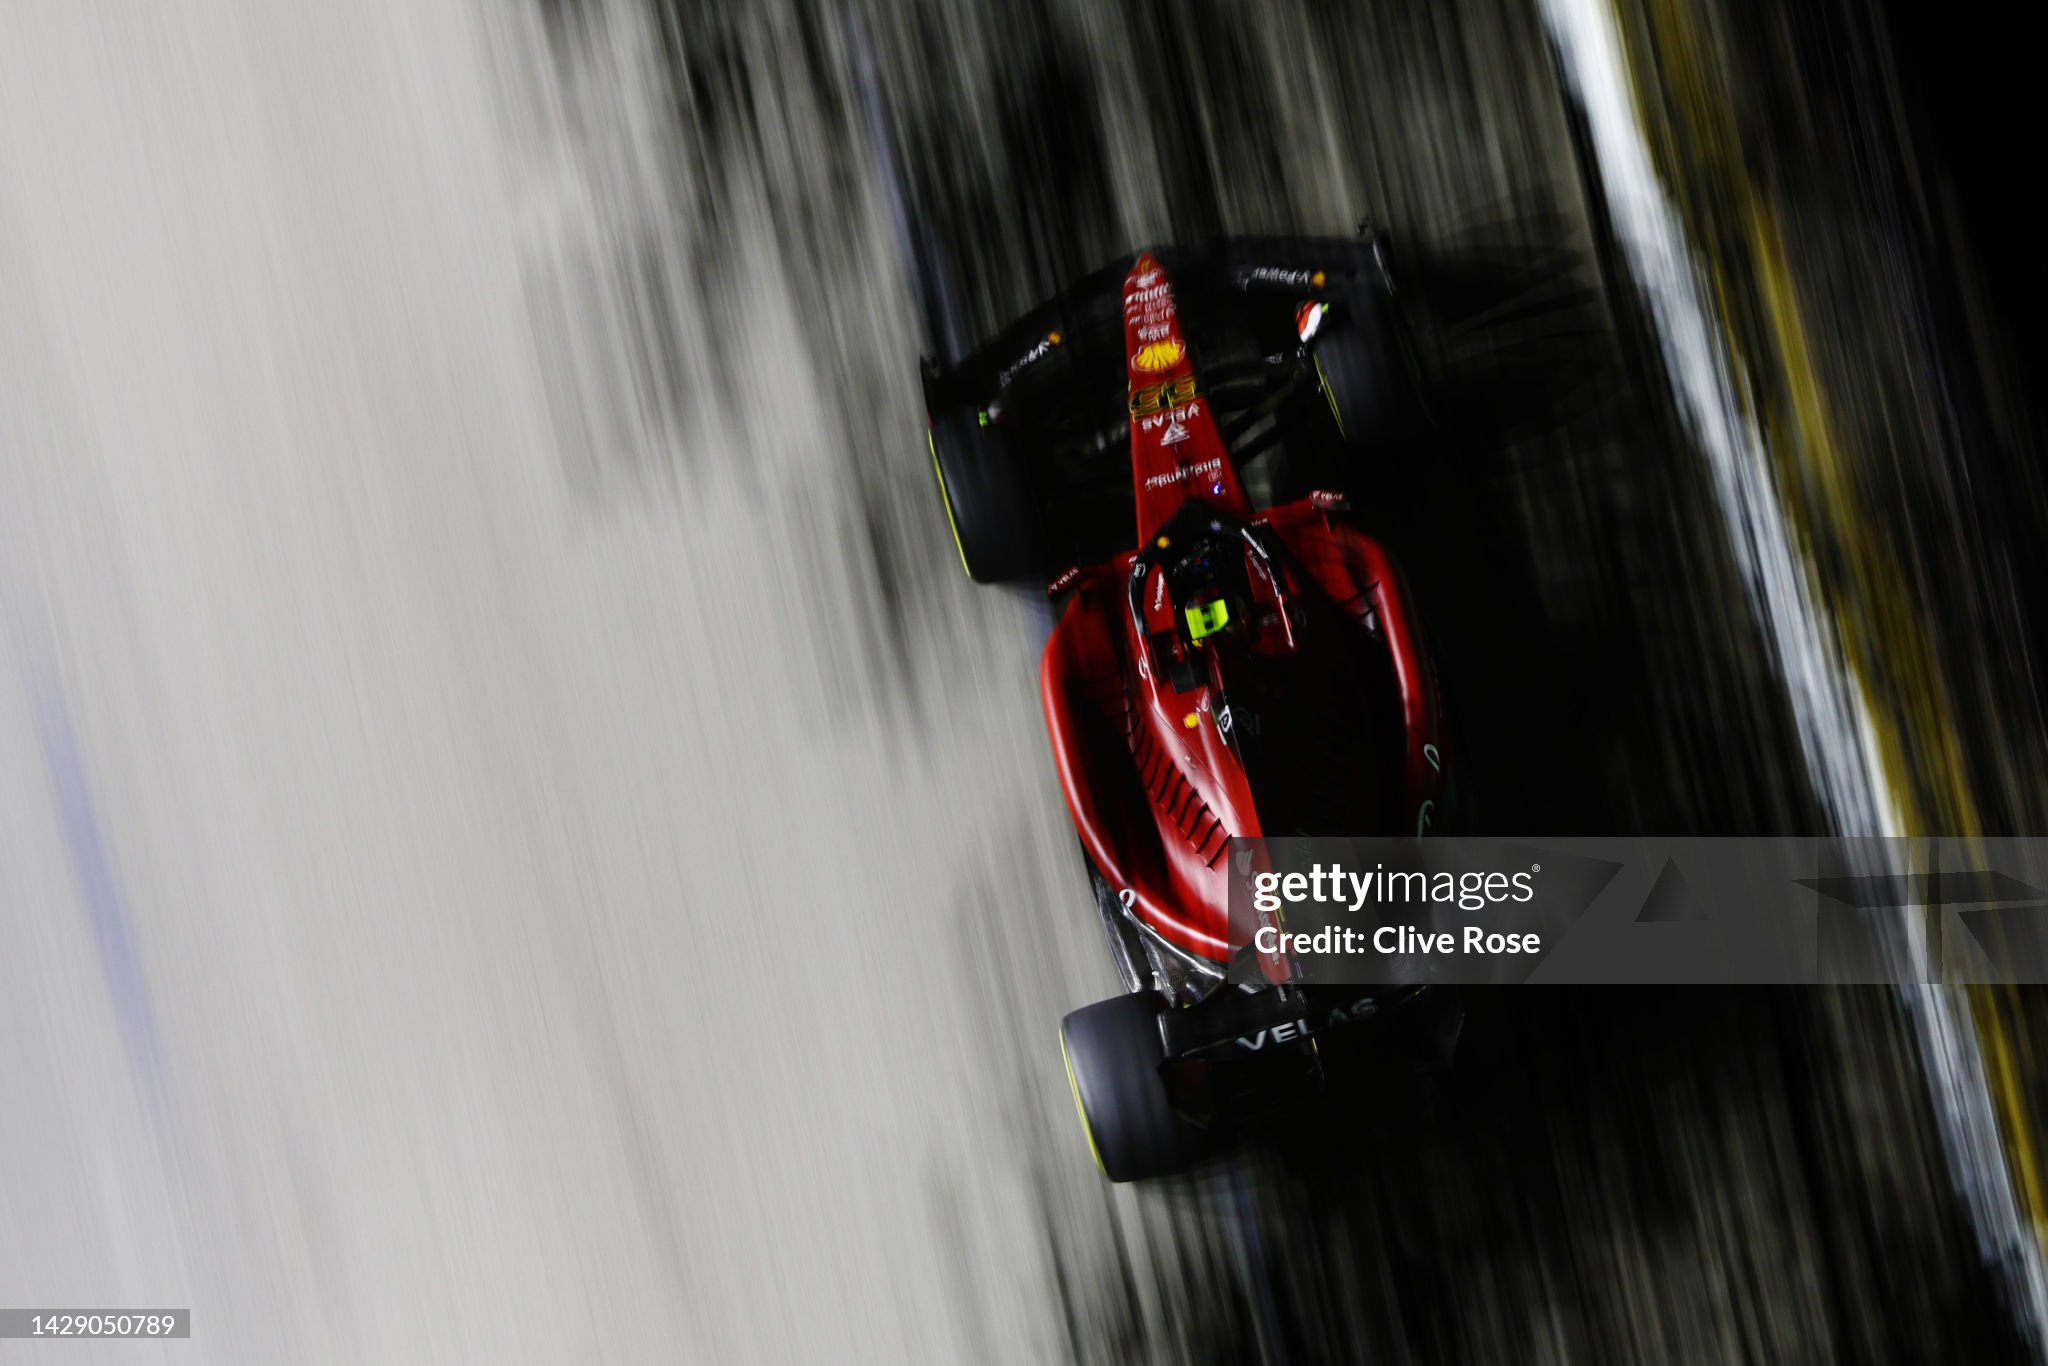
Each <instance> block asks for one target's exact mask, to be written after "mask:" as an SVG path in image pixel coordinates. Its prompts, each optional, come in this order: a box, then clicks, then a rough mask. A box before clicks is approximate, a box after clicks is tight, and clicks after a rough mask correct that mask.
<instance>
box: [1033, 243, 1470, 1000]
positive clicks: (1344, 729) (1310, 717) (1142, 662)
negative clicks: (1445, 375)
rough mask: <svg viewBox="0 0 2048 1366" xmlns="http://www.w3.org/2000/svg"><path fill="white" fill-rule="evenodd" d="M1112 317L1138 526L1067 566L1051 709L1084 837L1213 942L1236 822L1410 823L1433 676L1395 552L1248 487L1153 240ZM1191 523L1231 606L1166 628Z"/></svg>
mask: <svg viewBox="0 0 2048 1366" xmlns="http://www.w3.org/2000/svg"><path fill="white" fill-rule="evenodd" d="M1124 332H1125V341H1126V350H1127V352H1128V354H1129V365H1130V371H1129V373H1130V396H1131V403H1130V408H1131V433H1130V435H1131V465H1132V469H1131V476H1132V481H1133V485H1134V488H1135V491H1136V501H1137V523H1138V525H1137V531H1138V538H1139V541H1138V545H1137V547H1136V548H1135V549H1133V550H1130V551H1127V552H1125V553H1124V554H1122V555H1119V556H1118V557H1116V558H1115V559H1114V560H1111V561H1109V562H1108V563H1106V564H1101V565H1096V566H1093V567H1090V568H1087V569H1083V570H1081V571H1079V572H1078V573H1072V572H1070V574H1069V575H1066V576H1063V577H1062V580H1061V585H1060V587H1061V590H1062V591H1066V592H1070V593H1071V594H1072V598H1071V601H1070V603H1069V605H1068V608H1067V611H1066V613H1065V614H1064V615H1063V616H1062V617H1061V619H1060V621H1059V624H1058V625H1057V626H1056V627H1055V628H1054V629H1053V632H1052V636H1051V639H1050V640H1049V641H1048V642H1047V644H1046V649H1045V658H1044V663H1043V667H1042V672H1041V687H1042V693H1043V699H1044V703H1045V714H1046V722H1047V725H1048V727H1049V728H1050V730H1051V733H1052V746H1053V754H1054V756H1055V759H1056V761H1057V764H1058V767H1059V774H1060V781H1061V784H1062V786H1063V787H1064V788H1065V790H1066V795H1067V803H1068V806H1069V808H1070V809H1071V810H1072V813H1073V817H1074V824H1075V826H1076V827H1077V828H1078V830H1079V832H1080V836H1081V842H1082V844H1083V846H1084V847H1085V848H1086V850H1087V852H1088V856H1089V858H1091V859H1092V860H1093V861H1094V863H1095V865H1096V867H1097V868H1098V869H1100V871H1101V872H1102V874H1103V876H1104V877H1105V878H1106V879H1107V880H1108V882H1109V884H1110V886H1111V887H1112V888H1114V889H1116V890H1117V891H1118V892H1119V893H1120V894H1122V895H1123V900H1124V901H1125V902H1126V904H1128V905H1129V906H1130V908H1131V910H1132V911H1133V913H1134V914H1135V915H1136V916H1137V917H1138V918H1139V919H1140V920H1141V921H1142V922H1143V924H1144V925H1146V926H1147V927H1149V928H1150V929H1151V930H1153V931H1154V932H1156V933H1157V934H1158V935H1159V936H1160V937H1161V938H1163V939H1164V940H1166V941H1167V942H1169V943H1171V944H1173V945H1175V946H1176V947H1178V948H1180V949H1183V950H1185V951H1187V952H1189V953H1191V954H1194V955H1196V956H1198V957H1200V958H1202V959H1205V960H1208V961H1211V962H1215V963H1218V964H1221V963H1223V962H1224V961H1226V960H1227V959H1228V958H1229V957H1230V955H1231V936H1230V925H1229V900H1230V898H1229V882H1228V868H1227V860H1226V857H1225V856H1226V855H1227V854H1228V853H1229V850H1230V843H1229V842H1230V840H1231V838H1232V837H1234V836H1241V837H1249V838H1256V837H1262V836H1281V835H1293V834H1302V833H1309V834H1319V835H1331V834H1350V835H1404V834H1410V833H1414V832H1417V831H1418V829H1419V828H1421V827H1426V825H1427V823H1428V820H1429V817H1430V813H1431V811H1432V810H1433V807H1434V804H1435V802H1436V801H1437V800H1438V798H1439V796H1440V793H1441V790H1442V773H1441V756H1440V754H1439V752H1438V750H1437V738H1436V737H1437V719H1438V718H1437V703H1436V692H1435V687H1434V684H1433V681H1432V679H1431V677H1430V674H1429V669H1428V664H1427V660H1426V657H1425V655H1424V653H1423V651H1422V649H1421V646H1420V642H1419V640H1418V637H1417V633H1416V628H1415V623H1414V621H1413V618H1412V615H1411V612H1410V609H1409V606H1408V603H1407V601H1406V598H1405V596H1404V595H1403V593H1402V590H1401V588H1400V585H1399V582H1398V578H1397V576H1396V573H1395V571H1394V567H1393V565H1392V562H1391V561H1390V560H1389V559H1388V557H1387V555H1386V553H1385V552H1384V551H1383V550H1382V549H1381V547H1380V546H1379V545H1378V544H1377V543H1376V542H1375V541H1373V540H1372V539H1371V538H1370V537H1368V536H1366V535H1364V534H1363V533H1361V532H1359V531H1358V530H1356V529H1355V528H1353V527H1351V526H1350V525H1348V524H1347V523H1346V522H1344V521H1342V520H1340V519H1339V518H1338V517H1336V516H1334V515H1333V514H1334V513H1335V512H1337V511H1338V510H1340V509H1341V507H1342V500H1341V499H1340V498H1337V497H1335V496H1332V495H1323V494H1318V495H1314V496H1312V497H1310V498H1308V499H1304V500H1301V501H1299V502H1294V503H1288V504H1284V505H1281V506H1278V507H1274V508H1270V509H1268V510H1266V511H1265V512H1263V513H1260V512H1255V511H1254V509H1253V508H1252V507H1251V505H1250V503H1249V501H1248V500H1247V499H1246V496H1245V492H1244V488H1243V486H1242V484H1241V482H1240V479H1239V475H1238V471H1237V468H1236V466H1235V463H1234V461H1233V459H1232V457H1231V454H1230V452H1229V450H1228V449H1227V448H1226V446H1225V444H1224V441H1223V438H1222V435H1221V433H1220V432H1219V431H1218V429H1217V425H1216V420H1215V415H1214V414H1213V412H1212V411H1211V410H1210V405H1209V402H1208V399H1207V398H1206V396H1205V395H1204V394H1203V393H1202V392H1201V389H1200V385H1199V381H1198V379H1197V375H1196V370H1195V367H1194V362H1193V357H1192V355H1191V354H1190V352H1189V348H1188V344H1187V339H1186V337H1185V336H1184V335H1183V334H1182V330H1181V325H1180V320H1179V318H1178V316H1177V312H1176V309H1175V305H1174V297H1173V291H1172V285H1171V283H1170V281H1169V280H1168V279H1167V276H1166V272H1165V270H1164V269H1163V268H1162V267H1161V266H1160V264H1159V262H1158V261H1157V260H1155V259H1154V258H1153V257H1151V256H1149V255H1146V256H1141V257H1139V259H1138V262H1137V264H1136V265H1135V266H1134V267H1133V268H1132V269H1131V272H1130V274H1129V275H1128V276H1127V277H1126V279H1125V281H1124ZM1190 504H1193V505H1195V506H1194V507H1193V509H1192V510H1191V509H1190ZM1212 514H1213V517H1212ZM1247 527H1248V528H1250V530H1248V531H1247V530H1245V528H1247ZM1169 533H1171V534H1169ZM1190 533H1191V534H1192V535H1193V536H1194V537H1195V538H1196V544H1197V545H1200V546H1204V547H1206V546H1209V545H1221V546H1224V547H1225V548H1224V549H1222V550H1220V551H1218V552H1216V554H1215V555H1209V554H1207V553H1206V550H1205V551H1204V558H1203V559H1202V560H1201V565H1202V566H1208V565H1210V564H1212V562H1218V561H1220V562H1221V568H1220V570H1219V572H1220V573H1222V574H1224V575H1225V576H1227V577H1230V578H1231V579H1232V581H1233V582H1236V583H1239V584H1241V585H1242V591H1240V592H1239V594H1238V595H1237V599H1236V600H1237V602H1238V604H1239V608H1238V609H1237V612H1236V615H1238V616H1239V617H1241V619H1238V620H1235V621H1234V622H1233V623H1232V627H1231V629H1230V630H1229V631H1228V632H1225V633H1220V634H1217V635H1215V636H1211V637H1208V638H1206V639H1200V640H1190V639H1189V638H1188V636H1189V632H1188V631H1186V630H1183V629H1182V623H1181V620H1180V616H1181V613H1182V612H1183V611H1184V610H1185V608H1186V603H1185V602H1184V601H1177V600H1176V590H1175V586H1174V585H1175V583H1176V582H1182V583H1184V582H1185V575H1183V577H1182V578H1181V579H1178V580H1177V579H1175V578H1174V577H1173V576H1171V575H1170V574H1169V566H1170V565H1171V564H1172V561H1173V557H1174V556H1176V555H1178V554H1179V553H1180V551H1179V550H1178V549H1177V548H1176V547H1175V545H1174V544H1172V542H1173V541H1174V539H1175V538H1176V536H1179V537H1182V538H1183V539H1185V538H1186V536H1187V535H1188V534H1190ZM1233 537H1235V538H1234V539H1233ZM1261 545H1263V546H1264V547H1266V548H1265V549H1261V548H1260V546H1261ZM1240 555H1241V556H1242V564H1241V565H1240V564H1239V563H1237V562H1236V560H1235V557H1236V556H1240ZM1141 557H1142V558H1141ZM1145 561H1157V562H1156V563H1149V562H1145ZM1240 570H1241V576H1240ZM1195 572H1197V573H1201V572H1206V571H1205V570H1201V569H1198V570H1197V571H1195ZM1141 622H1142V630H1141V628H1140V624H1141ZM1247 698H1250V699H1252V702H1251V703H1250V704H1248V703H1247ZM1254 729H1256V734H1254ZM1233 730H1235V733H1233ZM1248 746H1249V747H1250V748H1249V750H1248V748H1247V747H1248ZM1248 755H1250V756H1255V757H1256V763H1253V764H1249V765H1248V762H1247V760H1248ZM1238 942H1239V943H1240V944H1241V943H1242V942H1243V933H1242V931H1240V934H1239V936H1238ZM1265 968H1266V972H1267V975H1268V976H1269V977H1273V978H1274V979H1276V980H1279V979H1282V978H1284V976H1285V974H1286V968H1285V965H1284V964H1283V963H1280V962H1278V961H1277V960H1276V961H1267V962H1266V963H1265Z"/></svg>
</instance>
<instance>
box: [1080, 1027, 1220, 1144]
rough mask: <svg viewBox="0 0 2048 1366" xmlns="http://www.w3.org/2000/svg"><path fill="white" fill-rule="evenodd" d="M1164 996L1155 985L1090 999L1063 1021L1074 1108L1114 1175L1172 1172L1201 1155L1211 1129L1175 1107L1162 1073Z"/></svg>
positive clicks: (1090, 1138) (1091, 1142) (1090, 1139)
mask: <svg viewBox="0 0 2048 1366" xmlns="http://www.w3.org/2000/svg"><path fill="white" fill-rule="evenodd" d="M1164 1008H1165V1005H1164V1003H1163V1002H1162V1001H1161V1000H1160V999H1159V997H1158V996H1157V995H1156V994H1155V993H1153V992H1149V991H1146V992H1138V993H1134V994H1132V995H1129V996H1113V997H1111V998H1110V999H1109V1000H1107V1001H1097V1002H1096V1003H1095V1004H1094V1005H1091V1006H1083V1007H1082V1008H1081V1009H1079V1010H1077V1011H1074V1012H1073V1013H1072V1014H1070V1015H1068V1016H1067V1018H1066V1019H1065V1020H1064V1021H1063V1022H1062V1023H1061V1025H1060V1050H1061V1052H1062V1053H1064V1054H1065V1056H1066V1061H1067V1081H1068V1084H1069V1085H1070V1086H1071V1087H1072V1088H1073V1092H1074V1108H1075V1109H1076V1110H1077V1111H1079V1112H1080V1116H1081V1127H1082V1129H1083V1131H1084V1132H1085V1133H1086V1134H1087V1136H1088V1146H1089V1149H1090V1150H1091V1151H1092V1152H1093V1153H1094V1154H1095V1165H1096V1166H1098V1167H1100V1168H1101V1169H1102V1174H1103V1175H1104V1176H1106V1177H1108V1178H1109V1179H1110V1180H1112V1181H1118V1182H1122V1181H1142V1180H1144V1179H1145V1178H1147V1177H1153V1176H1165V1175H1168V1174H1170V1173H1172V1172H1176V1171H1181V1170H1183V1169H1185V1168H1187V1167H1190V1166H1192V1165H1194V1164H1195V1163H1196V1162H1199V1161H1200V1160H1201V1159H1202V1158H1203V1157H1204V1156H1205V1155H1206V1154H1207V1151H1208V1146H1209V1145H1208V1142H1207V1138H1206V1136H1205V1135H1204V1134H1203V1133H1202V1131H1201V1130H1200V1129H1197V1128H1196V1127H1195V1126H1194V1125H1193V1124H1190V1123H1189V1122H1188V1121H1187V1120H1186V1119H1184V1118H1182V1117H1181V1115H1180V1114H1179V1113H1178V1112H1176V1111H1175V1110H1174V1108H1173V1104H1172V1100H1171V1097H1170V1096H1169V1095H1168V1092H1167V1088H1166V1082H1165V1080H1164V1078H1162V1077H1161V1076H1160V1073H1159V1068H1160V1064H1161V1063H1163V1062H1164V1061H1165V1048H1164V1045H1163V1044H1162V1043H1161V1042H1160V1038H1159V1012H1160V1011H1161V1010H1162V1009H1164Z"/></svg>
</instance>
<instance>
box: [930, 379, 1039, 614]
mask: <svg viewBox="0 0 2048 1366" xmlns="http://www.w3.org/2000/svg"><path fill="white" fill-rule="evenodd" d="M931 452H932V467H933V469H934V470H935V471H936V472H937V474H938V478H939V497H940V498H941V499H942V500H944V502H945V506H946V518H947V520H948V521H949V522H950V523H951V525H952V528H953V542H954V544H955V545H956V546H957V547H958V548H959V551H960V563H961V565H962V567H963V568H965V569H966V570H967V577H969V578H970V579H973V580H974V581H975V582H976V583H1009V582H1012V581H1015V580H1018V579H1029V578H1033V577H1043V576H1044V574H1045V537H1044V534H1043V532H1042V531H1041V529H1040V523H1039V516H1038V501H1037V498H1036V496H1035V495H1034V493H1033V491H1032V488H1031V485H1030V481H1028V480H1027V479H1026V478H1025V477H1024V469H1023V466H1022V464H1021V463H1020V462H1019V460H1018V458H1017V453H1016V452H1015V451H1014V450H1013V449H1012V448H1011V444H1010V441H1009V439H1008V433H1006V432H1005V431H1004V430H1003V429H1002V428H1001V427H1000V426H998V425H994V424H984V423H983V421H982V414H981V412H980V411H979V410H977V409H971V408H951V409H948V410H946V411H944V412H941V413H938V414H935V415H934V416H933V418H932V426H931Z"/></svg>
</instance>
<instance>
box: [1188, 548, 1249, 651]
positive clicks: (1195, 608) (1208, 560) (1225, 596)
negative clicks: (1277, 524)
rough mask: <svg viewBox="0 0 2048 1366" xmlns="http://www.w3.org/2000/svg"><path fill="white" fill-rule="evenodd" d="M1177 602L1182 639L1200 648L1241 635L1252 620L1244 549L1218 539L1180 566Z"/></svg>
mask: <svg viewBox="0 0 2048 1366" xmlns="http://www.w3.org/2000/svg"><path fill="white" fill-rule="evenodd" d="M1179 570H1180V572H1179V573H1178V574H1176V575H1175V577H1176V578H1177V579H1178V580H1179V582H1178V583H1176V584H1175V585H1174V586H1175V590H1176V591H1175V593H1174V595H1173V596H1174V604H1175V608H1176V610H1177V611H1178V613H1179V616H1180V622H1179V625H1180V628H1181V633H1182V639H1184V640H1186V641H1187V643H1188V644H1189V645H1191V646H1193V647H1195V648H1197V649H1200V648H1202V647H1204V646H1206V645H1208V644H1210V643H1211V642H1214V641H1217V640H1220V639H1224V638H1227V637H1230V636H1233V635H1236V634H1238V633H1239V632H1240V631H1241V630H1242V629H1243V628H1244V627H1245V626H1246V625H1247V624H1248V623H1249V622H1250V620H1251V612H1250V603H1249V601H1248V599H1249V590H1250V585H1249V584H1248V583H1247V582H1246V581H1245V572H1244V551H1243V549H1242V548H1241V547H1239V546H1238V545H1237V544H1236V543H1235V542H1234V541H1231V540H1225V539H1222V538H1217V539H1215V540H1212V541H1210V542H1209V543H1208V544H1206V545H1204V546H1202V547H1201V548H1200V549H1199V550H1198V551H1197V552H1196V553H1194V554H1192V555H1190V556H1188V557H1187V559H1185V560H1183V561H1182V562H1181V564H1180V565H1179Z"/></svg>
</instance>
